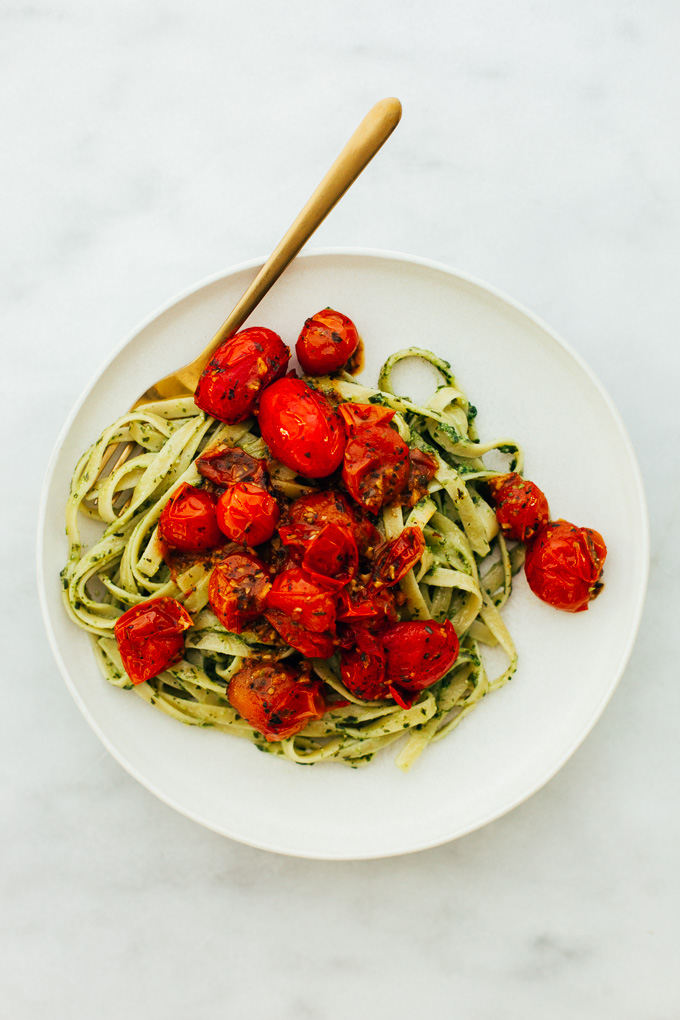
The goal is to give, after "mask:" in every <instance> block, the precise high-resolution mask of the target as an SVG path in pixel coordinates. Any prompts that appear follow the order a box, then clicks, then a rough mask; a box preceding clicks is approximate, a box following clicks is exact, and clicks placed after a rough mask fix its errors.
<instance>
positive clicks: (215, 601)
mask: <svg viewBox="0 0 680 1020" xmlns="http://www.w3.org/2000/svg"><path fill="white" fill-rule="evenodd" d="M270 588H271V578H270V575H269V570H268V568H267V567H266V566H265V564H264V563H263V562H262V560H259V559H258V558H257V556H255V555H253V553H247V552H233V553H229V555H228V556H224V557H223V558H222V559H220V560H219V562H218V563H216V564H215V567H214V568H213V572H212V574H211V575H210V581H209V583H208V601H209V602H210V605H211V606H212V608H213V610H214V612H215V615H216V616H217V618H218V619H219V620H220V621H221V622H222V623H223V624H224V626H225V627H226V628H227V630H228V631H229V632H230V633H231V634H240V633H241V631H242V630H244V629H245V628H246V626H247V625H248V624H249V623H252V622H253V620H256V619H257V617H258V616H260V614H261V613H263V612H264V608H265V601H266V598H267V592H268V591H269V589H270Z"/></svg>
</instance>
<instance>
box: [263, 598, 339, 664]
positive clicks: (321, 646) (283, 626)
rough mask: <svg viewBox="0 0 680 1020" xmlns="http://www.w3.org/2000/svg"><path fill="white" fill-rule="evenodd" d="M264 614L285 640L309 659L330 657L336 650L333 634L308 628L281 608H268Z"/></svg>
mask: <svg viewBox="0 0 680 1020" xmlns="http://www.w3.org/2000/svg"><path fill="white" fill-rule="evenodd" d="M264 615H265V616H266V618H267V619H268V620H269V622H270V623H271V625H272V627H273V628H274V629H275V630H276V631H277V632H278V633H279V634H280V635H281V637H282V638H283V640H284V641H285V642H286V643H287V644H289V645H290V647H291V648H294V649H295V650H296V651H297V652H300V653H301V654H302V655H304V656H306V657H307V658H308V659H330V657H331V655H332V654H333V652H334V651H335V644H334V642H333V635H332V634H329V633H325V634H317V633H314V632H313V631H311V630H306V628H305V627H302V626H301V625H300V624H299V623H296V622H295V620H293V619H291V617H290V616H288V615H287V614H286V613H282V612H281V610H280V609H266V610H265V613H264Z"/></svg>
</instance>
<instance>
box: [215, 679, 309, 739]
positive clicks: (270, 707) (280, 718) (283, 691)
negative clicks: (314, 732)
mask: <svg viewBox="0 0 680 1020" xmlns="http://www.w3.org/2000/svg"><path fill="white" fill-rule="evenodd" d="M227 697H228V698H229V701H230V702H231V703H232V705H233V706H234V708H235V709H236V711H237V712H238V714H239V715H240V716H242V717H243V718H244V719H245V720H246V722H249V723H250V725H251V726H252V727H253V729H255V730H257V731H258V733H262V734H263V736H264V737H265V738H266V739H267V740H286V739H287V737H292V736H293V735H294V734H295V733H299V732H300V730H301V729H304V727H305V726H306V725H307V723H308V722H309V721H310V720H312V719H320V718H321V716H322V715H323V714H324V712H325V711H326V703H325V702H324V699H323V695H322V693H321V683H320V681H317V680H303V679H301V678H300V677H299V675H298V674H297V673H296V672H295V670H293V669H291V668H290V667H289V666H284V665H282V664H280V663H269V662H256V661H251V662H249V663H248V664H247V665H246V666H243V667H242V668H241V669H240V670H239V671H238V673H235V674H234V675H233V677H232V678H231V680H230V681H229V687H228V689H227Z"/></svg>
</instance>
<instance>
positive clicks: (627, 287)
mask: <svg viewBox="0 0 680 1020" xmlns="http://www.w3.org/2000/svg"><path fill="white" fill-rule="evenodd" d="M679 44H680V8H679V7H678V4H677V0H646V2H645V3H641V2H639V0H637V2H628V0H599V2H596V3H594V2H593V0H543V2H540V0H513V2H512V3H503V2H500V0H467V2H463V0H423V2H420V3H415V2H412V0H394V2H392V3H388V2H386V0H375V2H371V0H368V2H367V0H363V2H358V0H351V2H350V0H336V2H334V3H328V2H325V0H288V2H287V3H285V4H284V3H276V2H274V0H260V2H257V3H251V4H245V3H236V2H234V0H221V2H220V0H193V2H191V3H189V2H184V0H165V2H161V0H146V2H144V3H140V2H134V0H98V2H97V3H89V4H88V3H85V2H83V0H35V2H21V0H2V2H1V3H0V54H1V59H0V96H2V104H1V112H0V126H1V127H0V130H1V134H0V137H1V138H2V144H1V146H0V174H1V183H2V192H1V194H2V197H3V201H2V228H1V236H2V239H3V243H2V248H1V250H0V263H1V264H2V309H1V314H2V332H1V336H2V350H3V366H4V368H3V384H4V385H3V395H4V401H3V411H4V413H3V423H4V434H5V444H4V446H5V449H4V451H3V458H4V461H5V465H6V466H5V468H4V470H3V478H4V480H5V484H4V489H3V499H2V502H1V504H0V505H1V509H2V532H1V533H2V536H3V541H2V563H3V576H4V579H5V583H4V585H3V588H2V615H1V618H2V621H3V630H4V639H3V656H2V662H3V666H4V669H3V674H4V676H3V699H2V706H1V711H0V763H1V768H2V781H1V783H0V801H1V804H2V819H3V821H2V832H3V838H2V842H1V845H0V884H1V888H2V904H1V906H0V973H1V974H2V977H1V980H0V1013H1V1014H2V1015H3V1016H5V1017H11V1018H12V1020H28V1018H31V1020H32V1018H38V1017H39V1018H43V1017H48V1018H50V1020H51V1018H62V1017H64V1018H68V1020H86V1018H87V1020H89V1018H92V1017H97V1018H103V1020H108V1018H119V1017H125V1018H126V1020H137V1018H139V1020H142V1018H143V1020H156V1018H162V1020H184V1018H194V1017H213V1016H215V1017H217V1016H220V1017H223V1016H224V1017H236V1018H241V1017H262V1016H273V1017H276V1018H277V1020H316V1018H323V1020H340V1018H343V1020H345V1018H347V1017H357V1018H363V1017H369V1016H370V1017H372V1018H376V1020H383V1018H388V1017H400V1016H407V1015H408V1016H421V1015H426V1014H431V1015H434V1016H444V1017H448V1016H455V1017H460V1018H461V1020H497V1018H499V1017H502V1018H503V1020H520V1018H521V1020H533V1018H541V1020H543V1018H545V1017H548V1018H550V1020H571V1018H574V1017H578V1018H579V1020H595V1018H597V1020H599V1018H602V1017H606V1018H608V1017H616V1018H617V1020H676V1018H677V1017H678V1016H680V988H679V987H678V976H677V975H678V966H677V961H678V950H679V948H680V945H679V938H678V935H679V932H678V914H679V907H680V904H679V902H678V889H679V886H678V877H677V876H678V823H677V818H678V811H677V794H678V782H677V780H678V751H677V747H678V709H679V696H678V668H677V662H678V656H677V651H676V648H675V642H674V641H673V638H674V636H675V635H676V634H677V631H678V626H677V610H678V598H677V595H678V586H677V576H678V571H679V569H680V553H679V552H678V543H677V540H676V537H675V536H676V533H675V528H676V527H677V526H678V525H679V524H680V517H679V514H680V510H679V503H680V482H679V478H678V470H677V466H678V458H677V449H678V439H679V438H680V437H679V436H678V420H679V419H678V415H677V412H676V410H675V403H676V391H677V380H678V374H679V369H680V358H679V355H678V335H677V334H678V326H677V323H678V315H677V306H678V302H677V292H678V280H677V276H678V268H679V266H680V259H679V255H680V251H679V247H678V236H679V230H680V198H679V196H680V191H679V185H678V157H679V156H680V142H679V140H678V132H677V129H678V121H679V117H678V113H679V111H678V102H677V100H678V95H679V87H680V74H679V72H678V59H677V53H678V47H679ZM391 94H393V95H397V96H399V98H400V99H401V100H402V102H403V104H404V118H403V121H402V124H401V126H400V127H399V129H398V131H397V133H396V135H395V136H394V137H393V139H392V140H391V141H390V142H389V144H388V146H387V147H386V148H385V149H384V150H383V152H382V153H381V154H380V156H379V157H378V158H377V160H376V162H375V163H374V164H373V166H372V167H371V168H370V170H369V171H368V172H367V173H366V174H365V176H364V177H362V178H361V179H360V181H359V182H358V183H357V185H356V186H355V187H354V188H353V190H352V191H351V193H350V194H349V195H348V196H347V197H346V198H345V200H344V201H343V203H342V204H341V206H340V207H338V209H337V210H336V211H335V212H334V213H333V214H332V216H331V217H330V218H329V220H328V221H327V222H326V224H325V225H324V226H323V227H322V229H321V230H320V231H319V234H318V237H317V241H318V243H319V244H336V245H365V246H370V247H380V248H389V249H397V250H404V251H409V252H414V253H417V254H423V255H427V256H430V257H433V258H435V259H440V260H442V261H445V262H448V263H451V264H453V265H456V266H459V267H462V268H464V269H466V270H467V271H469V272H471V273H474V274H477V275H478V276H480V277H482V278H484V279H487V280H489V281H491V282H493V283H495V284H496V285H498V286H499V287H501V288H502V289H504V290H505V291H507V292H509V293H510V294H513V295H514V296H516V297H517V298H518V299H520V300H521V301H523V302H524V303H525V304H527V305H528V306H529V307H530V308H532V309H534V310H535V311H536V312H538V313H539V314H540V315H541V316H543V317H544V318H545V319H546V320H548V322H550V323H551V324H552V325H554V326H555V327H556V328H557V329H558V330H559V331H561V332H562V333H563V334H564V335H565V336H566V337H567V338H568V339H569V340H570V341H571V343H572V344H573V345H574V346H575V347H576V348H577V349H578V350H579V351H581V352H582V353H583V355H584V356H585V357H586V358H587V360H588V361H589V362H590V364H591V365H592V366H593V367H594V369H595V370H596V371H597V372H598V374H599V375H600V377H601V378H602V380H603V381H604V383H605V385H606V386H607V388H608V389H609V391H610V393H611V394H612V396H613V397H614V399H615V401H616V403H617V404H618V406H619V408H620V410H621V412H622V414H623V416H624V419H625V420H626V423H627V425H628V428H629V430H630V432H631V434H632V438H633V442H634V444H635V446H636V449H637V452H638V455H639V457H640V460H641V464H642V470H643V474H644V476H645V482H646V485H647V490H648V496H649V503H650V511H651V522H652V554H653V560H652V574H651V585H650V592H649V597H648V602H647V608H646V612H645V616H644V620H643V625H642V630H641V633H640V637H639V640H638V643H637V647H636V650H635V652H634V654H633V658H632V661H631V663H630V666H629V668H628V670H627V672H626V674H625V676H624V678H623V681H622V683H621V685H620V687H619V689H618V691H617V693H616V695H615V697H614V699H613V701H612V703H611V704H610V706H609V708H608V709H607V711H606V713H605V715H604V716H603V718H602V720H601V722H600V723H599V724H598V726H597V727H596V729H595V730H594V732H593V733H592V734H591V736H590V737H589V738H588V739H587V741H586V742H585V744H584V745H583V747H582V748H581V749H580V750H579V751H578V752H577V753H576V755H575V756H574V757H573V759H572V760H571V761H570V762H569V763H568V764H567V766H566V767H565V768H564V769H563V770H562V772H561V773H560V774H559V775H558V776H557V778H555V779H554V780H553V781H552V782H551V783H550V784H549V785H548V786H547V787H546V788H545V789H543V790H542V791H541V792H540V793H539V794H537V795H536V796H535V797H533V798H532V799H531V800H530V801H529V802H528V803H526V804H524V805H523V806H522V807H520V808H518V809H517V810H516V811H514V812H513V813H511V814H510V815H508V816H507V817H505V818H503V819H501V820H500V821H497V822H496V823H494V824H492V825H490V826H488V827H487V828H485V829H483V830H482V831H479V832H477V833H475V834H473V835H471V836H468V837H466V838H464V839H461V840H459V841H458V842H456V843H453V844H451V845H448V846H443V847H440V848H439V849H436V850H432V851H429V852H426V853H422V854H419V855H414V856H410V857H404V858H398V859H392V860H387V861H371V862H360V863H321V862H313V861H299V860H293V859H286V858H281V857H277V856H274V855H270V854H266V853H262V852H259V851H255V850H252V849H249V848H248V847H245V846H241V845H238V844H235V843H232V842H230V841H228V840H225V839H222V838H221V837H219V836H216V835H214V834H212V833H210V832H207V831H204V830H203V829H201V828H199V827H198V826H196V825H194V824H193V823H192V822H190V821H188V820H186V819H185V818H183V817H180V816H179V815H176V814H175V813H174V812H173V811H171V810H170V809H169V808H167V807H165V806H164V805H163V804H161V803H160V802H159V801H157V800H155V799H154V797H152V796H151V794H149V793H147V791H146V790H144V789H143V788H142V787H141V786H139V785H138V784H137V783H136V782H135V781H134V780H133V779H131V778H130V777H129V776H128V775H127V774H126V773H125V772H124V771H123V770H122V769H121V768H120V767H119V765H117V764H116V762H115V761H113V759H112V758H110V757H109V755H108V754H107V752H106V751H104V750H103V749H102V747H101V746H100V744H99V743H98V741H97V739H96V737H95V736H94V735H93V734H92V733H91V732H90V730H89V729H88V727H87V725H86V724H85V722H84V721H83V719H82V718H81V716H80V715H79V713H78V711H77V709H76V707H75V705H74V704H73V703H72V702H71V699H70V697H69V695H68V693H67V691H66V689H65V687H64V685H63V683H62V681H61V679H60V677H59V675H58V673H57V669H56V666H55V665H54V663H53V661H52V658H51V655H50V652H49V649H48V646H47V642H46V639H45V638H44V636H43V634H42V629H41V625H40V622H39V616H38V607H37V598H36V592H35V584H34V579H33V576H34V568H33V545H34V533H35V526H36V506H37V500H38V493H39V490H40V485H41V479H42V474H43V471H44V468H45V464H46V461H47V458H48V454H49V451H50V448H51V446H52V444H53V441H54V437H55V436H56V434H57V431H58V429H59V428H60V426H61V423H62V421H63V419H64V417H65V416H66V414H67V412H68V410H69V408H70V407H71V405H72V403H73V401H74V400H75V398H76V396H77V395H78V393H79V391H80V390H81V388H82V386H83V385H84V383H85V382H86V380H87V379H88V378H89V377H90V376H91V375H92V373H93V371H94V370H95V368H96V367H97V366H98V365H99V364H100V362H101V361H102V360H103V359H104V357H105V355H106V353H107V352H108V351H109V349H110V348H111V345H112V344H115V343H117V342H118V340H119V338H120V337H121V336H122V335H123V334H124V333H125V332H127V331H128V330H129V329H130V328H131V327H132V326H133V325H134V324H135V322H136V321H137V320H138V319H139V318H141V317H142V316H144V315H146V313H147V312H148V311H149V310H151V309H152V308H154V307H155V306H156V305H157V304H159V303H160V302H163V301H165V300H166V299H167V298H168V297H169V296H171V295H172V294H173V293H174V292H175V291H177V290H178V289H180V288H183V287H184V286H185V285H187V284H189V283H191V282H192V281H194V280H196V279H198V278H200V277H202V276H204V275H206V274H209V273H212V272H214V271H216V270H218V269H220V268H221V267H223V266H226V265H228V264H230V263H232V262H238V261H241V260H243V259H245V258H249V257H251V256H255V255H259V254H264V253H266V252H268V251H269V250H270V249H271V247H272V246H273V244H274V243H275V242H276V241H277V240H278V238H279V236H280V234H281V233H282V231H283V229H284V228H285V227H286V226H287V225H288V222H289V221H290V220H291V219H292V217H293V215H294V214H295V213H296V212H297V210H298V208H299V207H300V205H301V204H302V202H303V201H304V199H305V198H306V197H307V194H308V193H309V192H310V190H311V189H312V188H313V187H314V186H315V185H316V182H317V180H318V179H319V178H320V177H321V175H322V174H323V172H324V171H325V169H326V168H327V166H328V164H329V163H330V162H331V160H332V159H333V158H334V157H335V155H336V152H337V151H338V149H339V148H340V146H341V144H343V143H344V141H345V139H346V137H347V136H348V135H349V134H350V133H351V131H352V130H353V128H354V126H355V124H356V123H358V121H359V120H360V119H361V117H362V116H363V114H364V113H365V112H366V110H367V109H368V108H369V107H370V106H371V105H372V103H373V102H374V101H375V100H377V99H379V98H381V97H382V96H385V95H391ZM15 437H16V439H15ZM631 541H635V536H631Z"/></svg>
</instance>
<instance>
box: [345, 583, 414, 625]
mask: <svg viewBox="0 0 680 1020" xmlns="http://www.w3.org/2000/svg"><path fill="white" fill-rule="evenodd" d="M336 606H337V608H336V619H337V621H338V623H345V622H346V623H354V622H357V623H365V624H366V625H368V626H371V625H373V624H380V623H385V622H386V621H388V620H389V621H390V622H392V623H396V622H397V620H398V618H399V617H398V615H397V610H396V608H395V605H394V596H393V594H392V592H391V591H389V590H388V589H387V588H381V589H380V590H379V591H375V590H373V589H371V590H370V591H367V590H366V589H365V588H356V589H355V590H354V591H352V590H348V589H343V590H342V591H340V592H338V597H337V603H336Z"/></svg>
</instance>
